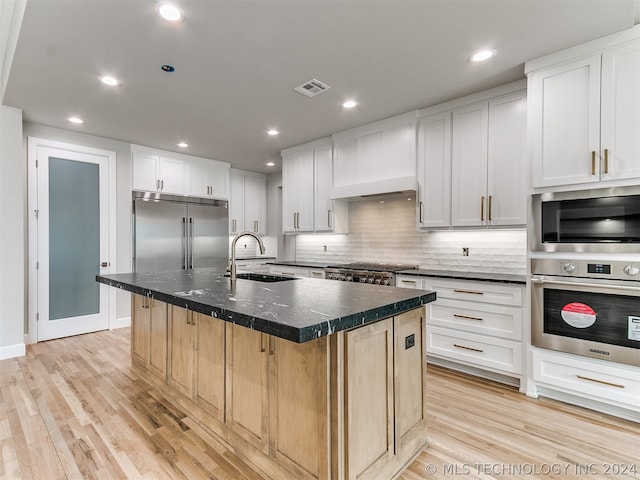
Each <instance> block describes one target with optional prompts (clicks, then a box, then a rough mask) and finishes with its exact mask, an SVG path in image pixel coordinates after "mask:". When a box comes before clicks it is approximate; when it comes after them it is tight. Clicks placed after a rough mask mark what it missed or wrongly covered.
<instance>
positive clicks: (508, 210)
mask: <svg viewBox="0 0 640 480" xmlns="http://www.w3.org/2000/svg"><path fill="white" fill-rule="evenodd" d="M452 136H453V148H452V174H451V177H452V191H451V194H452V198H451V211H452V213H451V224H452V225H453V226H454V227H467V226H483V225H488V226H503V225H510V226H511V225H525V224H526V223H527V218H526V207H527V194H526V191H527V190H526V187H527V183H526V180H527V177H526V170H527V169H526V161H525V156H524V153H525V142H526V95H525V92H524V91H518V92H514V93H511V94H508V95H504V96H500V97H497V98H492V99H490V100H489V101H488V102H481V103H477V104H474V105H470V106H468V107H463V108H460V109H456V110H454V112H453V135H452Z"/></svg>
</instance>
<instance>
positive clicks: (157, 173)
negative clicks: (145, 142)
mask: <svg viewBox="0 0 640 480" xmlns="http://www.w3.org/2000/svg"><path fill="white" fill-rule="evenodd" d="M229 167H230V166H229V164H228V163H224V162H218V161H216V160H209V159H206V158H199V157H192V156H190V155H183V154H180V153H173V152H166V151H163V150H158V149H154V148H149V147H143V146H140V145H131V177H132V188H133V190H140V191H145V192H160V193H169V194H173V195H189V196H197V197H206V198H217V199H222V200H226V199H228V197H229Z"/></svg>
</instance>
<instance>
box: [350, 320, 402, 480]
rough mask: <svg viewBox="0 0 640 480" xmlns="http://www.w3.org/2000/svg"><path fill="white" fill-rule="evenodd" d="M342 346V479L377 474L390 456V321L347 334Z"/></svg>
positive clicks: (391, 370) (391, 359)
mask: <svg viewBox="0 0 640 480" xmlns="http://www.w3.org/2000/svg"><path fill="white" fill-rule="evenodd" d="M345 348H346V365H345V376H346V378H345V384H346V386H345V406H344V409H345V432H347V435H346V439H345V442H346V445H345V449H346V468H345V477H346V478H347V479H349V480H355V479H359V480H365V479H373V478H379V475H378V474H379V473H380V470H381V469H382V468H384V466H385V465H386V464H388V463H389V462H391V460H392V458H393V456H394V454H395V450H394V435H395V432H394V426H393V424H394V413H393V410H394V399H393V382H394V379H393V319H392V318H388V319H386V320H382V321H379V322H377V323H372V324H370V325H365V326H362V327H360V328H358V329H356V330H351V331H349V332H347V333H346V347H345Z"/></svg>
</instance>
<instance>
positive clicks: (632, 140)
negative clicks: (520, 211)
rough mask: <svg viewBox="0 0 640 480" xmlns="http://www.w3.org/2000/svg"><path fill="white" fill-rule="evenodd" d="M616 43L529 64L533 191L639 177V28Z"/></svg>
mask: <svg viewBox="0 0 640 480" xmlns="http://www.w3.org/2000/svg"><path fill="white" fill-rule="evenodd" d="M616 37H617V36H616V35H613V36H609V37H605V38H604V39H602V40H595V41H593V42H590V43H589V44H585V45H583V46H579V47H574V48H572V49H568V50H566V51H564V52H558V53H557V54H553V55H551V56H549V57H543V58H542V59H537V60H534V61H532V62H527V67H526V69H527V76H528V82H529V106H528V108H529V136H530V144H529V148H530V156H531V160H532V162H533V186H534V188H545V187H556V186H573V188H591V187H593V186H594V185H597V186H599V187H606V186H619V185H627V184H630V183H637V179H638V178H640V135H638V132H640V88H639V87H638V85H640V38H637V37H640V30H638V29H637V28H636V29H632V30H630V31H627V32H624V33H623V34H622V37H620V38H621V39H622V40H625V41H626V42H625V43H622V44H621V45H619V46H614V47H611V45H615V43H616V41H615V40H616ZM632 37H636V38H635V39H634V38H632ZM629 40H630V41H629ZM587 53H588V54H587ZM572 56H573V58H571V57H572ZM630 180H631V181H630Z"/></svg>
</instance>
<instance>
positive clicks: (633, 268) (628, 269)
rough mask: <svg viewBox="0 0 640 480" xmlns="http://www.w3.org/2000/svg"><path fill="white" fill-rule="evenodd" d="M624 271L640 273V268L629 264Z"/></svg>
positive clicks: (632, 273)
mask: <svg viewBox="0 0 640 480" xmlns="http://www.w3.org/2000/svg"><path fill="white" fill-rule="evenodd" d="M622 271H623V272H624V273H626V274H627V275H638V273H640V268H638V267H635V266H633V265H627V266H626V267H624V268H623V269H622Z"/></svg>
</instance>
